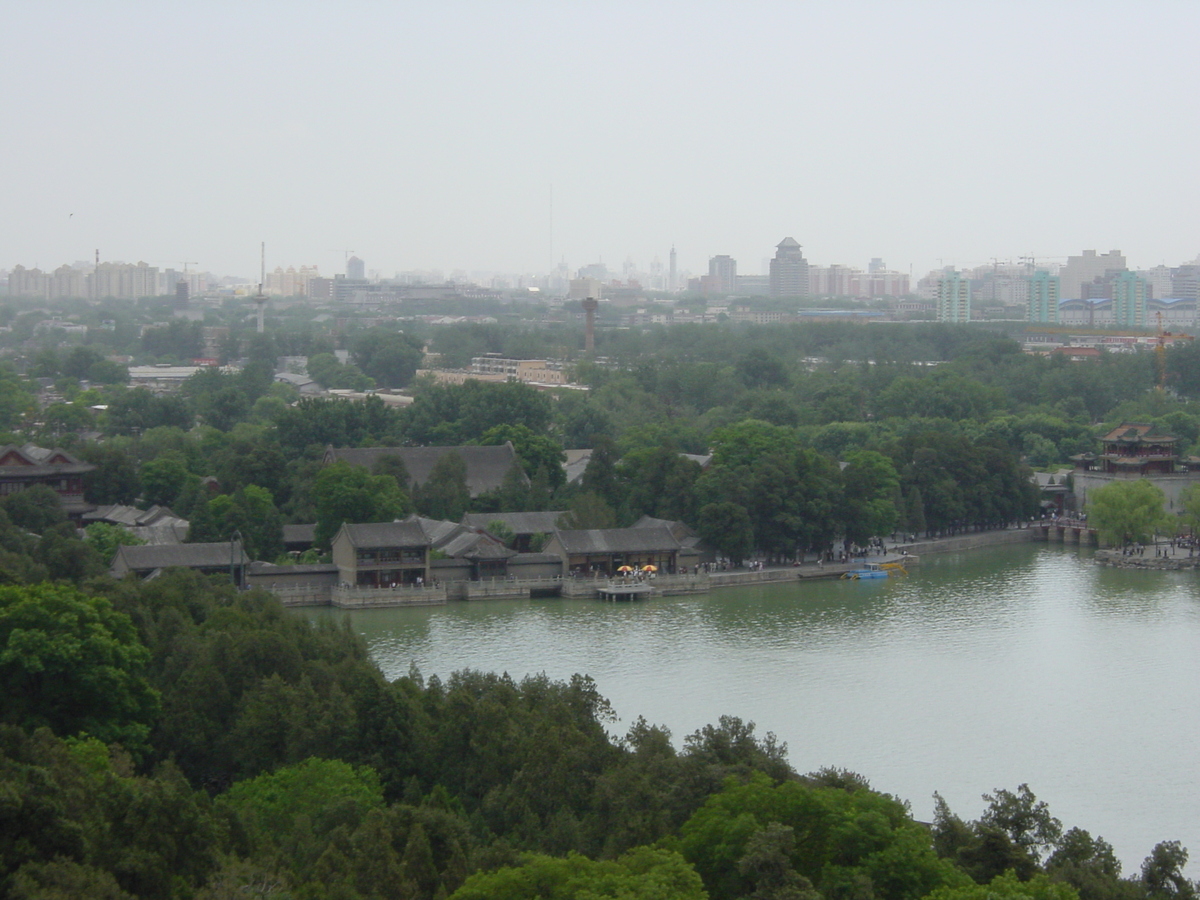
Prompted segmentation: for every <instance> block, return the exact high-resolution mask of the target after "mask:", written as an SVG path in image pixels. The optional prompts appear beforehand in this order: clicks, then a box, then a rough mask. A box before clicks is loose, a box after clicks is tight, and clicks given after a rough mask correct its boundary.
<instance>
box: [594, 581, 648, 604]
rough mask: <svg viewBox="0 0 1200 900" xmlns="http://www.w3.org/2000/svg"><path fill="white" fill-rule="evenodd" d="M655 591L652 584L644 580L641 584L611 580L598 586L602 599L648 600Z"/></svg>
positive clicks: (598, 593)
mask: <svg viewBox="0 0 1200 900" xmlns="http://www.w3.org/2000/svg"><path fill="white" fill-rule="evenodd" d="M653 592H654V589H653V588H651V587H650V585H648V584H646V583H645V582H642V583H641V584H636V583H635V584H618V583H616V582H611V581H610V582H609V583H608V584H606V585H604V586H603V587H600V588H597V589H596V593H597V596H598V597H599V598H600V599H601V600H614V601H617V600H647V599H649V597H650V595H651V594H652V593H653Z"/></svg>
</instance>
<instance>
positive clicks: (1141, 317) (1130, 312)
mask: <svg viewBox="0 0 1200 900" xmlns="http://www.w3.org/2000/svg"><path fill="white" fill-rule="evenodd" d="M1111 287H1112V311H1113V324H1115V325H1117V326H1118V327H1120V326H1125V327H1127V328H1145V327H1146V295H1147V294H1148V293H1149V290H1148V289H1149V287H1150V283H1149V282H1148V281H1146V279H1145V278H1140V277H1139V276H1138V275H1136V274H1135V273H1133V272H1118V273H1117V275H1116V276H1115V277H1114V278H1113V280H1112V284H1111Z"/></svg>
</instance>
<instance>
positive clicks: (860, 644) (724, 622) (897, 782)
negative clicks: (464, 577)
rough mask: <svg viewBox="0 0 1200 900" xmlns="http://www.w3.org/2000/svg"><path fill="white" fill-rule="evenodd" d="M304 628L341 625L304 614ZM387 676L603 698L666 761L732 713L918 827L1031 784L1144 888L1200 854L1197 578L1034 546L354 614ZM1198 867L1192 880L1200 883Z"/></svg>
mask: <svg viewBox="0 0 1200 900" xmlns="http://www.w3.org/2000/svg"><path fill="white" fill-rule="evenodd" d="M306 612H308V613H309V614H310V615H312V616H313V617H320V616H334V617H340V616H342V615H347V613H343V612H342V611H339V610H308V611H306ZM348 615H349V616H350V620H351V622H352V626H353V628H354V629H355V630H356V631H358V632H360V633H361V634H362V635H363V636H364V637H365V638H366V640H367V642H368V644H369V646H370V648H371V653H372V655H373V656H374V658H375V659H376V660H377V661H378V663H379V665H380V666H382V668H383V669H384V671H385V672H386V673H387V674H388V676H389V677H396V676H399V675H402V674H404V673H405V672H407V671H408V670H409V667H410V665H411V664H414V663H415V664H416V665H417V666H418V667H419V668H420V670H421V672H422V673H423V674H425V675H426V676H428V675H431V674H433V673H437V674H438V675H440V676H442V677H445V676H446V675H447V674H449V673H450V672H452V671H455V670H457V669H463V668H473V669H480V670H484V671H496V672H502V671H503V672H508V673H509V674H510V675H512V676H513V677H514V678H520V677H521V676H523V675H526V674H529V673H538V672H545V673H546V674H547V675H549V676H550V677H552V678H556V679H566V678H569V677H570V676H571V675H572V674H574V673H576V672H580V673H585V674H588V675H590V676H591V677H592V678H594V679H595V681H596V683H597V685H598V687H599V689H600V692H601V693H602V694H603V695H604V696H605V697H607V698H608V699H609V700H610V701H611V703H612V705H613V707H614V709H615V710H616V712H617V713H618V715H619V716H621V719H622V724H621V725H620V726H618V730H619V731H620V732H621V733H624V730H625V726H626V725H627V724H628V723H629V722H631V721H633V720H634V719H636V718H637V717H638V716H639V715H641V716H645V718H646V719H647V720H648V721H650V722H654V723H657V724H661V725H665V726H667V727H668V728H670V729H671V731H672V733H673V735H674V738H675V743H676V746H679V745H681V743H682V739H683V737H684V736H686V735H687V734H690V733H691V732H693V731H695V730H696V729H697V728H700V727H701V726H703V725H705V724H707V723H710V722H715V721H716V720H717V718H718V717H719V716H721V715H725V714H729V715H736V716H739V717H741V718H742V719H745V720H750V721H753V722H755V723H756V724H757V730H758V732H759V734H760V735H761V734H765V733H766V732H768V731H771V732H774V733H775V734H776V735H777V736H778V738H779V739H780V740H782V741H786V742H787V745H788V757H789V759H790V761H791V763H792V765H793V766H794V767H795V768H796V769H797V770H798V771H801V772H807V771H812V770H814V769H817V768H820V767H822V766H836V767H838V768H846V769H852V770H854V771H856V772H859V773H861V774H862V775H864V776H866V777H867V778H868V779H869V781H870V782H871V785H872V786H873V787H874V788H876V789H877V790H881V791H885V792H887V793H890V794H894V795H896V796H897V797H900V798H901V799H905V800H908V801H910V802H911V804H912V809H913V813H914V815H915V816H916V817H917V818H919V819H923V820H928V819H929V818H930V817H931V815H932V810H933V800H932V794H933V792H934V791H938V792H940V793H941V795H942V796H943V797H945V798H946V801H947V802H948V803H949V804H950V807H951V809H953V810H954V811H955V812H956V813H958V814H959V815H960V816H962V817H964V818H976V817H977V816H978V815H979V814H980V813H981V812H982V810H983V807H984V803H983V801H982V799H981V794H983V793H985V792H989V791H991V790H993V789H995V788H1008V789H1010V790H1015V789H1016V787H1017V786H1018V785H1019V784H1022V783H1028V784H1029V786H1030V788H1031V789H1032V790H1033V791H1034V793H1036V794H1037V796H1038V798H1039V799H1041V800H1045V801H1046V802H1047V803H1049V805H1050V809H1051V811H1052V812H1053V813H1054V814H1055V815H1056V816H1058V817H1059V818H1060V819H1062V821H1063V824H1064V826H1065V827H1068V828H1069V827H1071V826H1079V827H1081V828H1086V829H1087V830H1088V831H1090V832H1091V833H1092V834H1093V835H1101V836H1103V837H1104V838H1105V839H1106V840H1108V841H1109V842H1110V843H1111V844H1112V845H1113V847H1114V849H1115V850H1116V852H1117V855H1118V857H1119V858H1120V859H1121V861H1122V863H1123V865H1124V873H1125V874H1132V873H1135V872H1136V871H1138V868H1139V867H1140V864H1141V860H1142V859H1143V858H1144V857H1145V856H1146V855H1147V854H1149V852H1150V850H1151V849H1152V848H1153V846H1154V844H1156V843H1157V842H1158V841H1161V840H1180V841H1182V842H1183V843H1184V845H1185V846H1187V847H1189V848H1190V849H1192V850H1193V852H1195V853H1198V854H1200V821H1198V817H1197V815H1196V809H1197V807H1196V806H1194V805H1193V804H1196V803H1197V800H1198V798H1200V758H1198V757H1200V716H1198V715H1197V712H1198V711H1200V677H1198V675H1197V663H1198V662H1200V578H1197V576H1196V575H1195V574H1192V573H1178V572H1176V573H1171V572H1147V571H1127V570H1119V569H1108V568H1103V567H1100V566H1097V565H1096V564H1095V563H1093V562H1092V560H1091V556H1090V552H1089V551H1087V550H1077V549H1075V548H1063V547H1058V546H1053V545H1051V546H1047V545H1044V544H1029V545H1024V544H1021V545H1008V546H1003V547H995V548H988V549H982V550H972V551H968V552H963V553H952V554H941V555H927V556H926V557H925V559H924V562H923V563H922V565H921V566H920V567H919V568H914V569H913V571H912V572H911V573H910V574H909V575H908V576H906V577H900V578H893V579H888V580H886V581H863V582H849V581H821V582H807V583H803V584H798V583H786V584H775V585H764V586H758V587H746V588H728V589H721V590H717V591H713V592H712V593H711V594H707V595H703V596H691V597H670V598H660V599H652V600H649V601H644V602H639V603H633V604H612V603H601V602H599V601H592V600H562V599H557V598H555V599H542V600H527V601H477V602H473V603H452V604H450V605H448V606H440V607H422V608H414V609H386V610H362V611H355V612H353V613H349V614H348ZM1195 868H1196V867H1195V866H1192V867H1191V869H1192V870H1195Z"/></svg>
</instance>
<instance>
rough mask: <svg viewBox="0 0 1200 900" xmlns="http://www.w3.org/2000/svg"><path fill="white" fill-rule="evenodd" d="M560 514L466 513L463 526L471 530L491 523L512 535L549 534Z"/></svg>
mask: <svg viewBox="0 0 1200 900" xmlns="http://www.w3.org/2000/svg"><path fill="white" fill-rule="evenodd" d="M561 515H563V513H562V512H561V511H560V512H553V511H552V512H509V513H467V514H466V515H465V516H463V524H464V525H470V526H471V527H472V528H487V527H488V526H489V525H491V524H492V523H493V522H503V523H504V524H505V525H507V526H508V527H509V528H511V529H512V533H513V534H549V533H550V532H552V531H554V530H556V529H557V528H558V524H557V523H558V517H559V516H561Z"/></svg>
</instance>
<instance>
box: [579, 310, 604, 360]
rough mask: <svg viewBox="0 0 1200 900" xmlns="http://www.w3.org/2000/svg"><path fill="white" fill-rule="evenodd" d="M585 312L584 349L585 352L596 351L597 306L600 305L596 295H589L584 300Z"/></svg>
mask: <svg viewBox="0 0 1200 900" xmlns="http://www.w3.org/2000/svg"><path fill="white" fill-rule="evenodd" d="M582 305H583V312H584V314H585V315H586V316H587V327H586V330H585V331H584V338H583V349H584V352H585V353H595V352H596V307H597V306H599V305H600V301H599V300H597V299H596V298H595V297H588V298H587V299H586V300H584V301H583V304H582Z"/></svg>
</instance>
